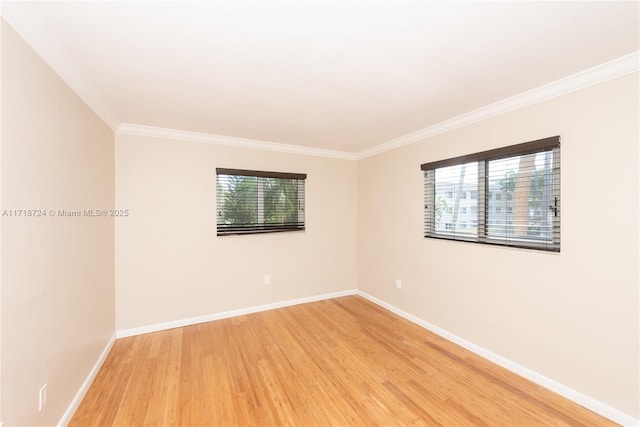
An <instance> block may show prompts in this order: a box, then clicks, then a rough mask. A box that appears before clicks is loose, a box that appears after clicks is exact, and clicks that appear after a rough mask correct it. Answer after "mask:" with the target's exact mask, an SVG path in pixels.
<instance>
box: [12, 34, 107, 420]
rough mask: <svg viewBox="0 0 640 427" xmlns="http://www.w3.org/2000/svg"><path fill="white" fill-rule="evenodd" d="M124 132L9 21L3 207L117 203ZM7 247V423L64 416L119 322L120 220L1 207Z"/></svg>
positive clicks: (34, 207) (97, 205) (20, 207)
mask: <svg viewBox="0 0 640 427" xmlns="http://www.w3.org/2000/svg"><path fill="white" fill-rule="evenodd" d="M113 139H114V135H113V132H111V131H110V130H109V129H108V128H107V126H105V125H104V124H103V123H102V122H101V121H100V120H99V119H98V118H97V117H96V116H95V114H93V112H92V111H91V110H90V109H89V108H88V107H87V106H86V105H85V104H84V103H83V102H82V101H81V100H80V99H79V98H78V97H77V96H76V94H75V93H74V92H73V91H71V89H70V88H69V87H67V86H66V85H65V84H64V83H63V82H62V80H61V79H60V78H59V77H58V76H57V75H56V74H55V73H54V72H53V71H52V70H51V69H50V68H49V67H48V66H47V65H46V64H45V63H44V62H43V61H42V59H41V58H40V57H39V56H37V55H36V53H35V52H33V51H32V50H31V49H30V48H29V47H28V46H27V45H26V44H25V42H24V41H23V40H22V39H21V38H20V37H19V36H18V35H17V34H16V33H15V32H14V31H13V30H12V29H11V27H10V26H9V25H8V24H6V23H3V24H2V209H45V210H50V209H54V210H57V209H68V210H74V209H89V208H93V209H97V208H106V209H108V208H111V207H113V204H114V150H113ZM1 249H2V260H1V261H2V307H1V308H2V331H1V332H2V336H1V337H2V410H3V412H2V416H3V421H4V423H5V426H14V425H53V424H56V423H57V422H58V421H59V420H60V418H61V417H62V415H63V413H64V411H65V410H66V409H67V407H68V406H69V404H70V402H71V400H72V399H73V397H74V396H75V394H76V393H77V392H78V390H79V389H80V386H81V384H82V382H83V381H84V380H85V379H86V377H87V375H88V374H89V371H90V369H91V368H92V367H93V365H94V364H95V362H96V361H97V359H98V357H99V355H100V353H101V352H102V350H103V349H104V348H105V345H106V344H107V342H108V340H109V339H110V338H111V337H112V335H113V332H114V288H113V280H114V278H113V274H114V269H113V249H114V247H113V220H112V219H110V218H100V219H98V218H88V217H81V218H77V217H72V218H62V217H51V216H49V215H48V216H46V217H39V218H34V217H30V218H27V217H2V248H1ZM44 383H47V384H48V404H47V406H46V407H45V408H44V410H43V411H42V412H38V390H39V389H40V387H41V386H42V385H43V384H44Z"/></svg>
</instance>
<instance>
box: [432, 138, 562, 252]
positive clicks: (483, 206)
mask: <svg viewBox="0 0 640 427" xmlns="http://www.w3.org/2000/svg"><path fill="white" fill-rule="evenodd" d="M421 169H422V170H423V171H424V185H425V188H424V190H425V191H424V194H425V200H424V236H425V237H429V238H441V239H452V240H463V241H468V242H474V243H488V244H496V245H504V246H515V247H523V248H530V249H540V250H545V251H553V252H560V137H559V136H555V137H551V138H546V139H541V140H537V141H531V142H526V143H524V144H518V145H513V146H509V147H504V148H498V149H495V150H489V151H485V152H481V153H474V154H469V155H465V156H461V157H457V158H453V159H447V160H441V161H437V162H431V163H425V164H423V165H421ZM443 192H447V194H449V193H452V194H453V195H454V196H456V197H454V199H453V200H446V201H444V200H442V203H438V202H437V201H438V200H440V199H442V197H441V196H442V195H443ZM467 192H468V193H469V196H470V197H469V198H470V200H465V201H464V206H461V204H462V202H461V200H462V199H465V197H466V193H467ZM474 192H475V194H474ZM467 207H468V208H469V210H470V212H471V213H473V214H475V216H476V218H475V219H471V218H469V216H468V215H465V214H466V213H467ZM459 214H460V215H459ZM463 215H464V217H463ZM469 220H470V222H469Z"/></svg>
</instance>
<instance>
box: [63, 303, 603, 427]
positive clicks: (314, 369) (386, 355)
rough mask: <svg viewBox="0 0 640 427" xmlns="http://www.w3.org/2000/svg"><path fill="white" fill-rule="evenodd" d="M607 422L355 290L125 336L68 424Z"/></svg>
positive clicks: (397, 424) (591, 423) (524, 424)
mask: <svg viewBox="0 0 640 427" xmlns="http://www.w3.org/2000/svg"><path fill="white" fill-rule="evenodd" d="M110 425H115V426H137V425H148V426H165V425H166V426H171V425H179V426H206V425H212V426H261V427H262V426H283V425H287V426H401V425H428V426H563V425H571V426H578V425H579V426H608V425H615V424H614V423H612V422H610V421H608V420H607V419H605V418H603V417H601V416H599V415H597V414H594V413H593V412H590V411H588V410H586V409H585V408H583V407H581V406H579V405H577V404H575V403H573V402H571V401H569V400H566V399H564V398H562V397H560V396H558V395H556V394H554V393H552V392H550V391H548V390H546V389H544V388H542V387H540V386H538V385H536V384H534V383H532V382H530V381H528V380H526V379H523V378H521V377H519V376H517V375H515V374H513V373H511V372H509V371H506V370H505V369H503V368H501V367H498V366H497V365H495V364H493V363H491V362H488V361H486V360H484V359H482V358H480V357H478V356H476V355H474V354H473V353H470V352H468V351H466V350H464V349H462V348H460V347H458V346H457V345H455V344H453V343H451V342H448V341H446V340H444V339H443V338H440V337H439V336H437V335H434V334H432V333H430V332H429V331H426V330H424V329H423V328H421V327H419V326H417V325H414V324H412V323H410V322H408V321H406V320H404V319H402V318H400V317H398V316H396V315H394V314H393V313H391V312H389V311H387V310H385V309H383V308H381V307H379V306H377V305H375V304H373V303H371V302H369V301H367V300H365V299H363V298H361V297H358V296H348V297H343V298H336V299H332V300H325V301H319V302H314V303H310V304H303V305H297V306H293V307H287V308H281V309H277V310H271V311H266V312H261V313H256V314H250V315H245V316H240V317H235V318H230V319H225V320H218V321H215V322H209V323H204V324H200V325H194V326H189V327H184V328H178V329H172V330H168V331H163V332H156V333H151V334H146V335H139V336H135V337H130V338H124V339H120V340H118V341H117V342H116V343H115V345H114V347H113V349H112V351H111V353H110V354H109V356H108V358H107V360H106V362H105V363H104V365H103V367H102V369H101V370H100V372H99V373H98V375H97V377H96V379H95V380H94V382H93V384H92V386H91V388H90V389H89V391H88V393H87V395H86V396H85V399H84V400H83V402H82V403H81V405H80V407H79V408H78V410H77V411H76V414H75V416H74V417H73V419H72V420H71V423H70V426H110Z"/></svg>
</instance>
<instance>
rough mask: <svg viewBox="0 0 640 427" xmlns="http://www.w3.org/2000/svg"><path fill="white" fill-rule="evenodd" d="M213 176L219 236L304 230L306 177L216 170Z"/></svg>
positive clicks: (236, 170) (288, 174) (294, 174)
mask: <svg viewBox="0 0 640 427" xmlns="http://www.w3.org/2000/svg"><path fill="white" fill-rule="evenodd" d="M216 175H217V180H216V190H217V193H218V194H217V197H218V199H217V211H218V212H217V229H218V236H220V235H225V234H249V233H269V232H278V231H294V230H304V180H305V179H306V178H307V175H306V174H298V173H281V172H263V171H251V170H241V169H222V168H218V169H216Z"/></svg>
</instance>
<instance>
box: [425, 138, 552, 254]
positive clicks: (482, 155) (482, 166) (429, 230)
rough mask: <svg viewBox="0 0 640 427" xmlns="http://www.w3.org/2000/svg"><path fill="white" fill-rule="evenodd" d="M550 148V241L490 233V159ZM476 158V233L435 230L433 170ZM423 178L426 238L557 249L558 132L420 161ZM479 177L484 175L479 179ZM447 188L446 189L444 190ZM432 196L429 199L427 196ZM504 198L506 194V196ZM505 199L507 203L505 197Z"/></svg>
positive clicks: (526, 153) (547, 249)
mask: <svg viewBox="0 0 640 427" xmlns="http://www.w3.org/2000/svg"><path fill="white" fill-rule="evenodd" d="M547 151H552V152H553V158H552V165H551V176H552V185H551V191H552V193H553V194H552V199H553V202H554V204H553V206H549V210H551V211H552V212H553V217H552V223H551V224H552V225H551V241H548V240H543V241H541V240H537V239H523V238H518V237H513V236H506V237H496V236H495V235H489V225H490V224H489V200H490V198H491V193H490V192H489V190H488V189H489V173H488V172H489V171H488V167H489V162H490V161H493V160H500V159H506V158H510V157H517V156H523V155H528V154H536V153H542V152H547ZM474 162H477V166H478V167H477V169H478V172H477V173H478V177H479V179H477V185H478V190H477V191H478V202H477V221H478V224H477V235H473V234H460V235H456V234H455V233H450V232H437V231H436V229H435V225H436V215H437V214H436V178H435V175H436V174H435V171H436V170H437V169H440V168H444V167H448V166H458V165H465V164H469V163H474ZM420 169H421V170H422V171H423V179H424V182H423V184H424V200H423V206H424V229H423V235H424V237H425V238H436V239H445V240H455V241H464V242H470V243H481V244H491V245H498V246H509V247H517V248H524V249H535V250H541V251H548V252H560V200H561V197H560V190H561V188H560V136H557V135H556V136H552V137H549V138H544V139H539V140H535V141H529V142H525V143H521V144H515V145H510V146H506V147H501V148H496V149H493V150H487V151H482V152H478V153H473V154H468V155H463V156H458V157H453V158H449V159H444V160H438V161H435V162H428V163H424V164H422V165H420ZM480 177H482V178H484V179H481V178H480ZM447 191H448V190H447ZM429 197H432V199H431V200H428V198H429ZM505 199H506V198H505ZM505 203H507V202H506V201H505Z"/></svg>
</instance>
